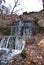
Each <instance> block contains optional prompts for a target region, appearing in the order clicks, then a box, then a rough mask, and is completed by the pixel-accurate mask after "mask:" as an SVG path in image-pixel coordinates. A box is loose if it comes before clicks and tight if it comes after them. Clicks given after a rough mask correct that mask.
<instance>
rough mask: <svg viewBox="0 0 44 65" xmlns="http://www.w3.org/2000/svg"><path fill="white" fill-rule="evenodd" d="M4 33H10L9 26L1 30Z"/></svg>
mask: <svg viewBox="0 0 44 65" xmlns="http://www.w3.org/2000/svg"><path fill="white" fill-rule="evenodd" d="M3 34H4V35H10V28H9V27H7V28H6V29H5V30H4V31H3Z"/></svg>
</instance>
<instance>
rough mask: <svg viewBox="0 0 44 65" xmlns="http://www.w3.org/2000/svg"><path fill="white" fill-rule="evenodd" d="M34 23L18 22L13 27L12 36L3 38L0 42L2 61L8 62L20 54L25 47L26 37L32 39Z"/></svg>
mask: <svg viewBox="0 0 44 65" xmlns="http://www.w3.org/2000/svg"><path fill="white" fill-rule="evenodd" d="M33 25H34V23H33V21H32V22H30V21H22V22H21V21H20V22H16V23H15V24H14V26H12V27H11V35H10V36H8V37H3V38H2V39H1V42H0V56H1V54H2V58H1V60H2V61H4V62H5V61H8V62H9V60H11V59H12V58H14V56H15V55H17V54H20V53H21V52H22V50H23V49H24V47H25V37H31V36H32V35H33V34H32V33H33V31H32V27H31V26H33Z"/></svg>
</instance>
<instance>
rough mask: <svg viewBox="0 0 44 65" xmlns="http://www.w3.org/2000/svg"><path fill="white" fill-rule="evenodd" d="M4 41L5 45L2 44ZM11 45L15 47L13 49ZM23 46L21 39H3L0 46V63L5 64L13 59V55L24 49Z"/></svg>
mask: <svg viewBox="0 0 44 65" xmlns="http://www.w3.org/2000/svg"><path fill="white" fill-rule="evenodd" d="M15 39H16V40H15ZM5 41H6V44H5V43H4V42H5ZM3 45H5V46H3ZM13 45H15V46H14V47H13ZM24 46H25V40H23V39H22V38H21V39H20V38H17V37H16V38H15V37H12V36H9V37H7V39H6V38H3V39H2V40H1V44H0V54H2V55H1V56H2V58H1V61H3V62H5V61H6V63H7V62H8V61H11V60H12V59H13V58H14V57H15V55H17V54H21V52H22V50H23V49H24Z"/></svg>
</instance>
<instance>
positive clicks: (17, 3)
mask: <svg viewBox="0 0 44 65" xmlns="http://www.w3.org/2000/svg"><path fill="white" fill-rule="evenodd" d="M14 2H15V5H14V7H13V9H12V12H11V14H13V11H14V8H16V7H17V6H18V5H20V3H19V0H16V1H15V0H14Z"/></svg>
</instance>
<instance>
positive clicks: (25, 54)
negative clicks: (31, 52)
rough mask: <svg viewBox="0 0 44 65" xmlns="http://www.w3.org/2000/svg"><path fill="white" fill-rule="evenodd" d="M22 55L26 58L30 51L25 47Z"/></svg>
mask: <svg viewBox="0 0 44 65" xmlns="http://www.w3.org/2000/svg"><path fill="white" fill-rule="evenodd" d="M21 55H22V56H23V57H24V58H27V57H28V53H27V51H26V50H25V49H24V50H23V51H22V53H21Z"/></svg>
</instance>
